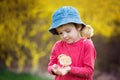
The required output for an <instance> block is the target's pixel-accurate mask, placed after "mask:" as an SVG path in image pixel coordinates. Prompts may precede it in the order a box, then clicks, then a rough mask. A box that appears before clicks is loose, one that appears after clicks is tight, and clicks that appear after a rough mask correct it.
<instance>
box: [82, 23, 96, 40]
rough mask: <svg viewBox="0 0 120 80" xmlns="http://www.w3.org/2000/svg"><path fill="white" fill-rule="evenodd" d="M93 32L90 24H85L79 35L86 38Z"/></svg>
mask: <svg viewBox="0 0 120 80" xmlns="http://www.w3.org/2000/svg"><path fill="white" fill-rule="evenodd" d="M93 34H94V29H93V28H92V26H91V25H86V26H85V27H84V28H83V29H82V31H81V36H82V37H85V38H87V39H90V38H91V37H92V36H93Z"/></svg>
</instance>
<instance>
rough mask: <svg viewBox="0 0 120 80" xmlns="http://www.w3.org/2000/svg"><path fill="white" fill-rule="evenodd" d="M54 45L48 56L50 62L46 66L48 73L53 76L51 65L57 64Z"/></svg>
mask: <svg viewBox="0 0 120 80" xmlns="http://www.w3.org/2000/svg"><path fill="white" fill-rule="evenodd" d="M56 52H57V51H56V44H55V45H54V46H53V48H52V51H51V56H50V62H49V64H48V72H49V73H50V74H53V73H52V71H51V69H52V65H53V64H57V53H56Z"/></svg>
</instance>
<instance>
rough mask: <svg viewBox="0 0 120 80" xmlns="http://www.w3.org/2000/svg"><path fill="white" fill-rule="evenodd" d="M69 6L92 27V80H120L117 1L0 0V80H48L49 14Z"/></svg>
mask: <svg viewBox="0 0 120 80" xmlns="http://www.w3.org/2000/svg"><path fill="white" fill-rule="evenodd" d="M66 5H68V6H73V7H75V8H77V9H78V10H79V12H80V16H81V18H82V20H83V21H84V22H85V23H86V24H90V25H92V26H93V28H94V36H93V38H92V40H93V42H94V45H95V47H96V50H97V59H96V62H95V73H94V80H119V79H120V77H119V76H120V0H0V80H52V79H53V77H52V76H51V75H49V74H48V72H47V64H48V62H49V56H50V52H51V48H52V46H53V45H54V43H55V41H57V40H58V39H59V38H58V37H57V36H53V35H52V34H50V33H49V32H48V29H49V27H50V25H51V16H52V13H53V12H54V11H55V10H56V9H58V8H59V7H61V6H66Z"/></svg>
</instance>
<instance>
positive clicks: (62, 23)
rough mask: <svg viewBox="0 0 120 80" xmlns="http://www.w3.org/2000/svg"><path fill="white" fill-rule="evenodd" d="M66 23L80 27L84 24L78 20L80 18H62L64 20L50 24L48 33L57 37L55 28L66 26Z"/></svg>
mask: <svg viewBox="0 0 120 80" xmlns="http://www.w3.org/2000/svg"><path fill="white" fill-rule="evenodd" d="M68 23H76V24H81V25H82V27H85V24H84V23H83V22H82V21H81V20H80V18H64V19H62V20H58V21H56V22H55V23H54V24H52V26H51V27H50V29H49V31H50V32H51V33H52V34H54V35H58V33H57V31H56V28H58V27H60V26H62V25H64V24H68Z"/></svg>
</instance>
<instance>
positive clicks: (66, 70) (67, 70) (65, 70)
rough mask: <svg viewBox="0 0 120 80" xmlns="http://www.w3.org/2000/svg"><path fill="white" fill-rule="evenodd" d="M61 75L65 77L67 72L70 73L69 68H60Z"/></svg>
mask: <svg viewBox="0 0 120 80" xmlns="http://www.w3.org/2000/svg"><path fill="white" fill-rule="evenodd" d="M60 70H61V72H62V75H66V74H67V73H68V72H70V70H71V68H70V66H67V67H62V68H61V69H60Z"/></svg>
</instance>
